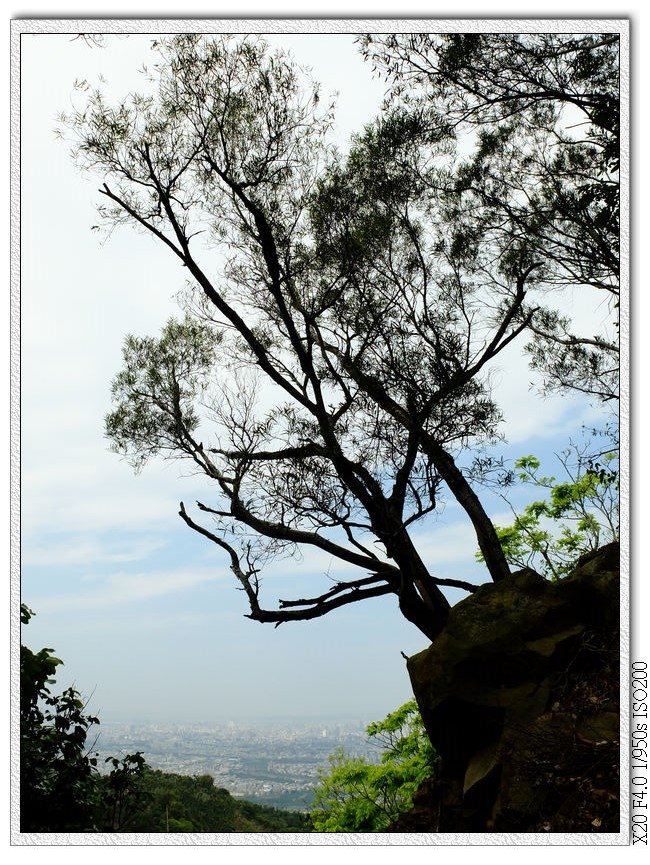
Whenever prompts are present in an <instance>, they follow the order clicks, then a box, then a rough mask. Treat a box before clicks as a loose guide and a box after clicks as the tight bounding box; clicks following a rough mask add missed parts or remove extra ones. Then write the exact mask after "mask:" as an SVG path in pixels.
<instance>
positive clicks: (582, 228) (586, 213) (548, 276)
mask: <svg viewBox="0 0 650 865" xmlns="http://www.w3.org/2000/svg"><path fill="white" fill-rule="evenodd" d="M363 50H364V53H365V55H366V57H367V58H368V59H370V60H371V61H372V63H373V64H374V66H375V68H376V69H378V70H379V71H380V72H381V73H382V74H383V75H385V76H386V78H387V79H388V80H389V81H390V82H391V85H392V87H391V90H390V98H389V102H390V104H407V105H409V106H410V109H411V110H416V111H417V112H418V113H421V114H423V115H424V116H426V117H428V118H429V122H430V123H432V124H440V123H446V124H448V125H449V126H450V127H451V128H452V129H454V130H459V131H460V130H464V131H465V132H466V133H467V132H468V131H469V132H471V133H472V135H473V136H474V137H475V141H476V146H475V147H474V148H473V150H472V151H471V152H470V153H469V155H467V156H466V157H463V158H462V159H461V161H460V164H459V165H458V166H457V167H456V169H455V171H454V172H453V173H451V174H450V177H449V184H448V188H449V192H450V195H449V206H450V223H451V224H453V225H454V226H455V232H456V247H457V250H458V252H459V254H460V255H461V256H462V257H464V258H467V257H475V255H476V248H475V243H474V241H475V239H476V238H477V237H478V236H481V237H483V238H485V237H486V236H489V237H490V238H491V240H492V243H493V245H494V247H495V249H496V250H497V252H496V254H497V255H502V256H505V258H506V260H507V259H509V258H510V257H511V256H512V255H513V254H514V255H515V256H517V257H522V256H523V258H524V259H526V258H528V259H530V260H534V261H536V262H538V263H539V264H540V265H541V266H542V268H543V270H542V272H541V275H543V283H544V286H545V288H546V289H547V290H548V289H549V288H551V287H567V286H570V287H572V288H574V289H577V290H580V291H585V290H586V289H588V288H592V289H596V290H597V291H598V292H599V294H600V295H601V297H602V303H601V306H602V309H603V316H602V325H601V330H600V332H598V333H596V334H592V333H584V332H582V333H574V332H573V330H572V327H573V324H572V322H571V320H570V318H569V317H568V316H564V315H562V313H561V311H559V310H558V309H557V308H556V306H551V305H548V304H545V305H541V308H540V309H539V310H538V311H537V312H536V315H535V317H534V319H533V320H532V321H531V324H530V328H529V330H530V331H531V334H532V339H531V341H530V343H529V345H528V349H529V352H530V353H531V357H532V361H533V365H534V366H536V367H537V368H539V369H540V370H542V371H543V372H544V373H545V375H546V385H547V387H548V388H549V389H560V390H566V389H570V390H571V389H573V390H578V391H581V392H584V393H587V394H590V395H595V396H597V397H598V398H600V399H605V400H608V399H613V398H615V397H616V396H617V395H618V354H619V346H618V330H617V329H618V316H617V312H618V296H619V270H620V266H619V165H620V99H619V75H620V73H619V63H620V59H619V36H618V34H616V33H566V34H548V33H537V34H514V33H513V34H486V33H455V34H445V35H434V34H410V35H409V34H407V35H402V34H396V35H388V36H367V37H365V38H364V39H363Z"/></svg>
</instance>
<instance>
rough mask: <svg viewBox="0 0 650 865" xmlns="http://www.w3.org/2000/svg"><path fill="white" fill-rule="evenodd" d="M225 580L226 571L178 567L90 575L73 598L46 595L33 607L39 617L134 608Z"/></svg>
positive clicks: (35, 601)
mask: <svg viewBox="0 0 650 865" xmlns="http://www.w3.org/2000/svg"><path fill="white" fill-rule="evenodd" d="M224 577H226V572H225V569H215V568H210V569H208V568H193V567H191V566H190V567H179V568H176V569H175V570H169V571H160V570H155V571H150V572H145V571H139V572H133V573H131V572H128V571H118V572H116V573H114V574H111V575H110V576H108V577H97V576H95V575H93V574H88V575H87V576H86V578H85V579H84V580H82V581H80V584H79V585H80V586H82V587H83V588H81V590H79V588H77V590H76V591H75V593H74V594H68V595H62V594H60V593H58V592H57V594H56V595H55V596H47V595H43V596H41V597H36V598H34V599H33V601H32V603H31V606H33V608H34V609H37V610H38V611H39V613H52V612H72V611H80V610H91V609H102V608H105V607H114V606H120V605H123V604H128V605H131V604H134V603H138V602H142V601H148V600H152V599H153V598H159V597H162V596H164V595H172V594H176V593H178V592H185V591H186V590H188V589H193V588H196V587H197V586H199V585H203V584H204V583H209V582H214V581H215V580H220V579H223V578H224Z"/></svg>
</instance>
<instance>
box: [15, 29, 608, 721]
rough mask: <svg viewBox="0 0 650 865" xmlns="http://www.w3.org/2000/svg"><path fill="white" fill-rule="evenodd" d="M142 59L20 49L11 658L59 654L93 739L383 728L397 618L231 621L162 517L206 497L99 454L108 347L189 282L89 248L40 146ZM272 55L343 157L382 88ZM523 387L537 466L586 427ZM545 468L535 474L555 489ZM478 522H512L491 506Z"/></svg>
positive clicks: (500, 372)
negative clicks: (297, 70)
mask: <svg viewBox="0 0 650 865" xmlns="http://www.w3.org/2000/svg"><path fill="white" fill-rule="evenodd" d="M149 41H150V40H149V39H148V38H147V37H140V36H130V37H129V38H128V39H119V38H114V39H111V40H109V41H108V42H107V44H106V46H105V47H104V48H94V49H91V48H89V47H88V46H86V45H85V44H84V43H83V42H81V41H79V40H77V41H71V39H70V37H69V36H64V35H42V36H41V35H27V36H23V45H22V58H21V69H22V76H23V78H22V116H21V121H22V142H21V144H22V165H21V176H22V260H21V266H22V293H21V302H22V322H21V324H22V331H21V333H22V398H21V408H22V593H23V599H24V600H25V601H26V602H27V603H28V604H29V605H30V606H31V607H32V608H33V609H34V611H35V613H36V616H35V618H34V619H33V620H32V623H30V625H29V626H28V628H27V629H26V631H25V640H26V641H27V642H28V643H29V644H30V645H31V646H33V647H40V646H42V645H47V646H52V647H54V648H55V650H56V653H57V654H58V655H59V656H60V657H61V658H63V659H64V661H65V668H64V669H63V670H62V673H61V675H60V676H59V680H60V684H61V686H63V685H64V684H67V683H68V682H74V684H75V685H76V687H77V688H78V689H79V690H81V691H82V692H83V693H84V694H85V695H90V693H91V692H92V693H93V697H92V702H91V707H92V709H93V711H96V712H98V713H100V715H101V717H103V718H105V719H106V720H109V719H111V718H125V719H130V718H133V719H138V718H139V719H150V720H152V721H155V720H160V721H166V720H184V721H192V720H195V721H201V722H203V721H209V720H210V719H211V718H223V717H247V718H251V719H254V718H255V717H265V716H272V715H283V716H286V715H296V716H305V715H339V716H354V717H359V718H361V719H363V720H366V721H369V720H372V719H373V718H379V717H381V716H382V715H383V714H385V713H386V712H388V711H390V710H391V709H392V708H394V707H395V706H397V705H398V704H399V703H400V702H403V701H404V700H405V699H407V698H408V697H409V696H410V688H409V682H408V677H407V674H406V670H405V664H404V660H403V658H402V657H401V654H400V652H401V651H403V652H405V653H406V654H411V653H413V652H415V651H417V650H419V649H421V648H424V647H425V645H426V641H425V638H424V637H423V636H422V635H421V634H420V633H419V632H418V631H417V630H415V629H414V628H413V627H412V626H411V625H409V624H408V623H407V622H406V621H404V620H403V619H402V618H401V616H400V614H399V612H398V610H397V607H396V602H395V601H394V600H393V599H392V598H380V599H376V600H374V601H369V602H365V603H364V604H362V605H354V606H349V607H347V608H344V609H342V610H339V611H336V612H334V613H333V614H331V615H330V616H328V617H326V618H324V619H320V620H316V621H313V622H307V623H295V624H286V625H283V626H281V627H280V628H277V629H274V628H273V627H271V626H268V625H267V626H264V625H261V624H258V623H254V622H251V621H250V620H248V619H245V618H244V617H243V614H244V613H245V612H246V606H245V601H244V597H243V595H242V593H241V592H239V591H237V590H236V587H235V583H234V579H233V578H232V575H231V573H230V571H229V569H228V567H227V562H226V560H225V558H224V556H223V555H222V554H221V552H220V551H219V550H217V549H216V548H214V547H212V546H211V545H210V544H208V543H207V542H206V541H204V540H203V539H202V538H200V537H198V536H197V535H195V534H194V533H192V532H191V531H190V530H189V529H188V528H187V527H186V526H185V525H184V523H183V522H182V521H181V520H180V518H179V517H178V516H177V510H178V502H179V501H180V500H181V499H183V500H185V501H193V500H194V499H195V498H197V497H198V498H200V497H201V496H202V494H203V493H204V490H205V487H204V486H203V485H202V483H201V480H200V479H198V478H194V477H187V476H181V475H180V474H179V471H180V469H179V465H178V464H174V463H161V462H158V463H154V464H151V465H150V466H148V467H146V468H145V470H144V471H143V473H142V474H141V475H139V476H137V477H136V476H134V475H133V473H132V471H131V469H130V468H129V467H128V465H127V464H126V463H124V462H123V461H121V460H120V459H119V458H118V457H117V456H115V455H113V454H111V453H110V452H109V451H108V448H107V442H106V441H105V440H104V438H103V417H104V415H105V414H106V412H107V411H108V410H109V408H110V402H109V388H110V381H111V379H112V377H113V376H114V374H115V373H116V372H117V371H118V369H119V368H120V363H121V346H122V340H123V337H124V335H125V334H126V333H129V332H133V333H137V334H140V335H144V334H151V335H154V334H156V333H157V332H158V330H159V329H160V327H161V326H162V325H163V324H164V322H165V321H166V320H167V318H168V317H169V316H170V315H171V314H174V313H175V312H177V307H176V304H175V301H174V297H175V295H176V294H177V292H178V290H179V289H180V288H181V287H182V285H183V279H184V271H183V270H182V268H180V267H179V266H177V264H176V262H175V261H174V260H173V259H172V257H171V256H170V255H169V253H168V252H167V251H166V250H164V249H162V248H160V247H159V246H157V245H156V244H155V243H153V242H152V241H151V240H149V239H148V238H145V237H143V236H141V235H137V234H135V233H134V232H133V231H132V230H129V229H117V230H116V231H115V232H114V233H113V235H112V236H111V237H110V238H109V239H108V240H106V241H105V242H104V241H101V242H100V238H98V236H97V234H96V233H93V232H91V230H90V227H91V226H92V225H93V224H94V223H95V222H96V221H97V218H96V212H95V206H96V204H97V202H98V199H99V195H98V194H97V193H96V189H97V187H98V186H99V185H100V184H99V180H98V179H97V178H91V177H89V176H80V174H79V172H78V171H77V169H76V168H75V167H74V165H73V164H72V161H71V159H70V157H69V152H68V148H67V147H66V145H65V143H63V142H61V141H60V140H57V139H56V138H55V137H54V135H53V129H54V126H55V117H56V115H57V113H58V112H60V111H62V110H63V111H65V110H68V109H69V108H70V103H71V99H73V98H74V97H73V95H72V84H73V81H74V79H75V78H81V77H83V78H87V79H88V80H89V81H91V82H93V81H95V80H96V79H97V77H98V75H99V74H103V75H104V77H105V78H106V79H107V80H108V86H109V87H110V88H111V91H114V92H116V93H118V94H121V93H122V92H124V91H126V90H129V89H137V87H138V77H137V74H135V73H136V70H137V69H138V67H139V66H141V64H142V62H143V60H144V59H145V54H146V51H147V46H148V42H149ZM274 43H276V44H285V45H286V46H287V47H289V48H290V49H291V50H292V52H293V53H294V56H295V57H296V59H297V60H298V61H299V62H303V63H309V64H310V65H311V66H312V67H313V70H314V76H315V77H316V78H317V79H319V80H320V81H321V82H322V84H323V91H324V92H328V91H332V90H339V91H340V97H339V109H340V110H339V111H338V112H337V120H338V122H339V136H340V139H339V140H340V144H341V146H344V144H345V141H347V138H348V136H349V134H350V132H351V131H353V130H354V129H358V128H360V125H361V124H362V123H363V122H365V121H366V120H370V119H371V118H372V116H373V115H374V113H375V111H376V109H377V107H378V105H379V102H380V99H381V93H382V89H383V88H382V87H381V85H380V84H379V83H378V82H377V81H376V80H374V81H373V79H372V78H371V76H370V70H369V67H367V66H366V65H365V64H363V62H362V60H361V59H360V58H359V57H358V54H357V51H356V49H355V47H354V45H353V43H352V39H351V38H350V37H348V36H336V37H322V36H309V37H307V36H293V37H291V38H290V39H282V38H281V37H275V38H274ZM44 72H45V73H46V74H44ZM572 303H573V309H574V312H575V314H576V315H577V316H579V317H580V318H581V319H582V320H583V321H584V322H597V321H598V319H599V318H600V317H601V316H602V315H603V311H602V310H599V309H597V308H596V309H591V308H589V307H586V306H584V305H583V295H581V294H579V293H576V296H575V297H574V298H573V300H572ZM532 379H533V376H532V373H531V372H530V370H529V369H528V368H527V366H526V365H525V363H523V362H522V361H521V358H520V355H519V352H518V350H517V349H516V348H514V349H513V350H512V351H510V352H509V354H508V356H505V355H504V356H503V357H502V358H501V359H500V361H499V369H497V370H495V380H496V383H497V390H498V393H499V399H500V404H501V406H502V408H503V411H504V414H505V416H506V425H505V427H504V431H505V433H506V435H507V436H508V439H509V442H510V443H509V444H508V445H507V446H505V445H504V447H503V453H504V455H506V456H509V457H515V456H519V455H521V454H524V453H530V452H533V453H536V454H537V455H539V456H541V457H548V458H549V459H550V457H551V455H552V453H553V451H557V450H559V449H561V448H563V447H564V446H565V445H566V444H567V443H568V439H569V436H570V435H572V434H575V433H577V431H578V430H579V427H580V425H581V423H583V422H586V423H590V422H592V421H593V422H597V421H598V411H595V410H593V409H592V408H590V407H589V406H588V405H587V404H586V402H585V401H584V400H579V399H573V400H572V399H566V398H559V397H556V398H552V399H548V400H544V401H542V400H540V399H539V397H537V396H536V395H535V394H534V392H533V391H531V389H530V387H529V383H530V381H531V380H532ZM545 468H546V465H545ZM556 468H557V467H556V466H554V465H553V464H552V463H551V462H549V463H548V470H549V472H550V473H552V472H553V471H554V470H556ZM531 497H532V493H531ZM523 500H524V501H525V500H526V498H525V496H524V497H523ZM519 503H521V501H520V502H519ZM491 513H492V514H493V515H494V516H495V518H496V521H497V522H499V521H503V520H504V519H508V514H507V510H506V509H505V506H504V505H503V503H501V502H498V501H494V502H492V503H491ZM500 516H501V520H500V519H499V517H500ZM420 531H421V534H422V538H421V547H422V549H424V550H425V552H426V558H427V561H428V562H430V564H431V567H432V570H434V571H435V573H436V574H437V575H439V576H441V577H456V578H460V579H476V580H477V581H483V577H482V569H481V567H480V566H479V565H477V564H476V563H474V561H473V554H474V549H475V547H476V543H475V539H474V537H473V534H472V531H471V528H470V527H469V526H468V525H467V523H466V521H465V520H464V519H463V517H462V515H461V513H460V512H459V510H458V508H457V507H455V506H454V505H453V504H451V503H450V504H449V505H448V507H447V508H446V510H445V512H444V514H443V515H442V516H441V517H440V518H439V519H438V520H437V521H436V522H435V523H433V524H430V525H429V526H428V527H426V531H425V530H424V529H422V530H420ZM329 566H330V563H329V561H328V560H326V559H324V558H322V556H320V555H319V554H314V555H311V556H309V557H306V558H305V560H304V561H303V562H300V563H298V562H279V563H276V564H275V565H274V566H273V567H272V568H271V569H270V570H269V573H268V576H267V580H268V584H269V585H272V586H273V587H274V589H276V588H277V591H278V594H280V596H282V591H281V589H287V590H290V589H291V587H292V586H300V589H299V592H300V593H303V592H307V593H308V594H309V593H310V592H311V593H313V594H318V593H319V591H320V590H321V588H322V587H323V582H322V578H323V575H324V574H325V572H327V571H328V569H329ZM319 580H320V581H319ZM306 586H308V587H309V590H308V591H307V589H306V588H305V587H306Z"/></svg>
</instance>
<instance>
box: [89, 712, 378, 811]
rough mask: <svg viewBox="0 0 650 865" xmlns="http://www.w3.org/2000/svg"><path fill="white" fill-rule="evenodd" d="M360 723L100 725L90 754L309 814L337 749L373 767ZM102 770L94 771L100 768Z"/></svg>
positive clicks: (374, 756)
mask: <svg viewBox="0 0 650 865" xmlns="http://www.w3.org/2000/svg"><path fill="white" fill-rule="evenodd" d="M365 727H366V722H364V721H353V720H352V721H351V720H348V721H335V722H331V721H305V722H299V721H293V722H292V721H286V722H274V723H271V722H269V723H266V724H259V725H250V724H248V725H246V724H241V723H239V722H235V721H225V722H223V723H218V724H145V723H107V722H104V721H102V724H101V728H100V735H99V739H98V741H97V744H96V746H95V748H94V749H93V750H95V751H98V752H99V763H100V764H101V766H105V763H104V760H105V758H106V757H118V758H121V757H123V756H125V755H126V754H132V753H134V752H135V751H141V752H142V753H143V755H144V758H145V760H146V762H147V764H148V765H149V766H151V768H152V769H161V770H162V771H164V772H173V773H176V774H179V775H212V777H213V778H214V782H215V784H216V786H217V787H224V788H225V789H227V790H228V791H229V792H230V793H231V794H232V795H233V796H235V797H237V798H241V799H248V800H249V801H251V802H258V803H260V804H263V805H271V806H273V807H275V808H285V809H289V810H295V811H307V810H309V808H310V806H311V802H312V798H313V792H314V788H315V787H316V785H317V783H318V772H319V770H320V769H326V768H327V766H328V757H329V756H330V754H332V753H333V752H334V751H335V750H336V749H337V748H343V749H344V750H345V752H346V753H347V754H349V755H351V756H352V755H354V756H363V757H365V758H366V759H368V760H370V761H373V762H376V761H378V760H379V757H380V754H381V750H380V748H379V747H378V745H377V744H376V743H372V742H370V741H368V737H367V735H366V733H365ZM101 766H100V768H101ZM106 770H108V769H106Z"/></svg>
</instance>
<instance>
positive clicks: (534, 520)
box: [476, 447, 619, 579]
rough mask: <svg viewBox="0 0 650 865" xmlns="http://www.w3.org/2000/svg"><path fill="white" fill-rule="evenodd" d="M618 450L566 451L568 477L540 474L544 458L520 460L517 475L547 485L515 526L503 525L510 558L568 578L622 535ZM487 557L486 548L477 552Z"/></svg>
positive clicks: (539, 486)
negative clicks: (594, 452) (596, 452)
mask: <svg viewBox="0 0 650 865" xmlns="http://www.w3.org/2000/svg"><path fill="white" fill-rule="evenodd" d="M617 458H618V457H617V454H616V453H615V452H614V451H611V452H605V453H602V454H599V455H598V456H597V457H595V456H587V455H586V453H585V452H584V451H580V450H579V449H577V448H575V447H574V448H572V449H569V450H566V451H565V452H564V453H563V454H561V455H560V461H561V463H562V466H563V468H564V470H565V473H566V477H567V479H566V480H564V481H558V480H557V478H555V477H552V476H545V475H542V474H540V469H541V463H540V461H539V460H538V459H537V457H535V456H532V455H528V456H523V457H520V458H519V459H518V460H517V461H516V462H515V470H516V477H517V479H518V480H519V481H520V482H521V483H524V484H532V485H533V486H534V487H536V488H537V489H541V490H547V491H548V495H547V497H546V498H544V499H540V500H537V501H534V502H531V503H530V504H529V505H526V507H525V508H524V510H523V512H522V513H520V514H516V515H515V519H514V521H513V522H512V524H511V525H509V526H497V535H498V536H499V540H500V541H501V546H502V547H503V551H504V553H505V556H506V559H507V560H508V563H509V564H511V565H516V566H518V567H520V568H524V567H530V568H533V569H534V570H537V571H538V572H539V573H540V574H543V575H544V576H545V577H547V578H550V579H560V578H561V577H565V576H566V575H567V574H568V573H569V572H570V571H571V570H572V568H573V567H574V566H575V564H576V561H577V560H578V558H579V557H580V556H581V555H583V554H584V553H587V552H589V551H591V550H595V549H598V547H600V546H602V545H603V544H606V543H609V542H611V541H616V540H618V539H619V525H618V488H619V475H618V469H617ZM476 557H477V559H479V561H481V553H480V552H478V553H477V554H476Z"/></svg>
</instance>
